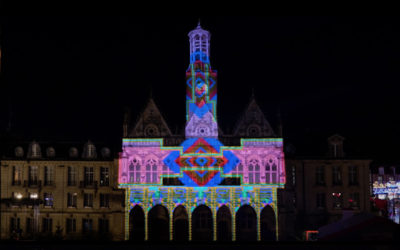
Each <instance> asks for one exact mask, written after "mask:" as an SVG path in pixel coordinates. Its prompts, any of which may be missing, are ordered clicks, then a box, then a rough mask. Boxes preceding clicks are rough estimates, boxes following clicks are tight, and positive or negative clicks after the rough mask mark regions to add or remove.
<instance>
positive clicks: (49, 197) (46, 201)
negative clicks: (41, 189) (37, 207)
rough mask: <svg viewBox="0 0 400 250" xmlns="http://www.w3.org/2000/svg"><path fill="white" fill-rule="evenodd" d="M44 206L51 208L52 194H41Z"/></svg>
mask: <svg viewBox="0 0 400 250" xmlns="http://www.w3.org/2000/svg"><path fill="white" fill-rule="evenodd" d="M43 200H44V206H45V207H52V206H53V194H52V193H44V194H43Z"/></svg>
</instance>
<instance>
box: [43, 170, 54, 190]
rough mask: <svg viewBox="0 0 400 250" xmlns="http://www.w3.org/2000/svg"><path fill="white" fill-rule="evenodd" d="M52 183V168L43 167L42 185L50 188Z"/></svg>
mask: <svg viewBox="0 0 400 250" xmlns="http://www.w3.org/2000/svg"><path fill="white" fill-rule="evenodd" d="M53 183H54V168H53V167H47V166H46V167H44V185H45V186H51V185H53Z"/></svg>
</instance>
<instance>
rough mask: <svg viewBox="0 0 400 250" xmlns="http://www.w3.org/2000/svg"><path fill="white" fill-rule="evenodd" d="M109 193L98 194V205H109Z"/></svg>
mask: <svg viewBox="0 0 400 250" xmlns="http://www.w3.org/2000/svg"><path fill="white" fill-rule="evenodd" d="M109 197H110V196H109V194H100V207H109V200H110V199H109Z"/></svg>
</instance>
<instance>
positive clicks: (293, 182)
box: [292, 166, 296, 186]
mask: <svg viewBox="0 0 400 250" xmlns="http://www.w3.org/2000/svg"><path fill="white" fill-rule="evenodd" d="M292 185H293V186H296V166H292Z"/></svg>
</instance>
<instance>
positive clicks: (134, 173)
mask: <svg viewBox="0 0 400 250" xmlns="http://www.w3.org/2000/svg"><path fill="white" fill-rule="evenodd" d="M129 182H131V183H140V163H139V161H138V160H137V159H133V161H132V162H131V164H130V165H129Z"/></svg>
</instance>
